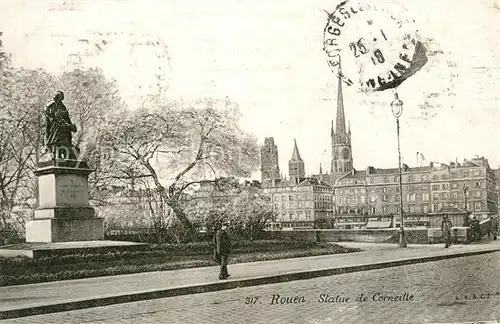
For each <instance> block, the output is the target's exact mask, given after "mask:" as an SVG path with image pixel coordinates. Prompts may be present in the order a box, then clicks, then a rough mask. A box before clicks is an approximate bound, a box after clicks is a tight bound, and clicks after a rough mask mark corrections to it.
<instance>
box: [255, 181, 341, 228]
mask: <svg viewBox="0 0 500 324" xmlns="http://www.w3.org/2000/svg"><path fill="white" fill-rule="evenodd" d="M263 191H264V193H266V194H267V195H269V197H270V198H271V201H272V202H273V208H274V211H275V215H276V220H275V222H276V223H277V226H276V227H279V228H281V229H283V230H291V229H303V228H314V227H315V226H317V224H321V223H325V222H328V221H329V220H333V216H334V212H333V188H332V187H331V186H330V185H328V184H327V183H324V182H322V181H320V180H318V179H313V178H305V179H302V181H301V182H300V183H298V184H294V183H291V182H283V183H280V184H278V185H277V186H274V187H267V188H263Z"/></svg>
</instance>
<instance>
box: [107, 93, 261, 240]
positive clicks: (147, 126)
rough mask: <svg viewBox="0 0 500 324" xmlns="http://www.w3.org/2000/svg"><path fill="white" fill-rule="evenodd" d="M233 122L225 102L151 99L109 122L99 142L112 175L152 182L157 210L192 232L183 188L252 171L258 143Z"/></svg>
mask: <svg viewBox="0 0 500 324" xmlns="http://www.w3.org/2000/svg"><path fill="white" fill-rule="evenodd" d="M238 124H239V112H238V106H237V105H236V104H234V103H232V102H230V101H229V100H225V101H218V100H212V99H202V100H198V101H196V102H184V101H178V102H166V103H164V102H160V101H158V100H156V99H155V98H153V99H152V100H151V101H149V102H148V103H147V104H146V105H145V107H143V108H142V109H139V110H137V111H134V112H131V113H130V114H129V115H128V116H123V117H122V118H117V119H115V120H114V121H113V122H111V123H110V124H109V126H108V127H107V129H108V130H109V132H108V133H107V134H106V136H103V138H105V141H106V145H107V146H108V147H110V148H112V150H113V151H114V152H115V153H116V155H115V158H114V160H115V161H117V162H118V161H119V163H120V164H121V167H120V166H116V167H115V170H116V172H117V177H119V176H120V174H121V175H123V174H125V173H124V172H123V170H124V169H134V170H137V171H139V172H137V173H136V176H137V177H140V178H147V179H149V180H150V181H151V182H152V183H153V184H154V186H155V188H156V190H157V192H158V194H159V196H160V197H161V200H162V203H161V204H160V206H161V208H164V205H167V206H168V207H170V208H171V209H172V210H173V212H174V213H175V216H176V217H177V219H178V220H179V221H180V222H181V224H182V225H183V227H184V228H185V229H187V230H188V233H193V230H194V228H193V226H192V223H191V222H190V220H189V218H188V217H187V216H186V214H185V212H184V210H183V207H182V204H181V200H182V198H183V195H184V194H185V192H186V190H188V188H190V187H191V186H193V185H196V184H199V183H200V182H201V181H203V180H208V181H212V182H214V183H217V182H218V181H219V179H220V177H222V176H226V175H232V176H237V177H248V176H250V172H251V171H253V170H255V169H256V168H257V165H258V162H259V158H258V156H259V155H258V145H257V140H256V139H255V137H254V136H252V135H250V134H248V133H245V132H244V131H242V130H241V129H240V128H239V125H238ZM159 215H160V216H161V217H163V215H165V210H163V209H161V210H160V211H159Z"/></svg>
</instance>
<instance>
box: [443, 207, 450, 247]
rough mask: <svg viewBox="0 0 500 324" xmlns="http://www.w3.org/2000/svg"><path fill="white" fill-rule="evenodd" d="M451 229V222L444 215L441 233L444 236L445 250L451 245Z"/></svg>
mask: <svg viewBox="0 0 500 324" xmlns="http://www.w3.org/2000/svg"><path fill="white" fill-rule="evenodd" d="M451 227H452V224H451V221H450V220H449V219H448V216H447V215H444V216H443V221H442V222H441V233H442V234H443V239H444V247H445V248H448V247H449V246H450V245H451Z"/></svg>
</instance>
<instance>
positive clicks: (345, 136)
mask: <svg viewBox="0 0 500 324" xmlns="http://www.w3.org/2000/svg"><path fill="white" fill-rule="evenodd" d="M339 69H340V67H339ZM339 74H342V71H341V70H340V71H339ZM335 126H336V127H335V129H334V128H333V120H332V129H331V137H332V165H331V175H332V185H333V184H334V183H335V180H336V179H338V178H339V177H341V176H343V175H344V174H346V173H348V172H350V171H352V169H353V165H352V164H353V160H352V148H351V126H350V125H349V127H348V129H346V125H345V114H344V98H343V96H342V80H341V78H340V77H339V84H338V87H337V120H336V125H335Z"/></svg>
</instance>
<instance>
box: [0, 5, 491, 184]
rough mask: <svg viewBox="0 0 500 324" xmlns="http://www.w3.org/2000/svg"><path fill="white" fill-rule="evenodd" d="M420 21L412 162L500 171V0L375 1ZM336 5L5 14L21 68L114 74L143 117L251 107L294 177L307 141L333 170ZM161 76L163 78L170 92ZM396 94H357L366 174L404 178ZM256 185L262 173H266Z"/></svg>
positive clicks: (405, 143)
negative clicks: (156, 103) (328, 32)
mask: <svg viewBox="0 0 500 324" xmlns="http://www.w3.org/2000/svg"><path fill="white" fill-rule="evenodd" d="M365 2H366V3H372V4H376V5H378V6H381V7H387V8H392V7H394V6H398V7H399V8H403V9H404V12H405V13H406V15H408V16H409V17H412V18H413V19H414V20H415V23H414V25H415V28H416V29H417V30H418V34H419V36H420V39H421V41H422V42H423V44H424V45H425V46H426V48H427V50H428V59H429V60H428V62H427V64H426V65H425V66H424V67H423V68H422V69H421V70H420V71H418V72H417V73H416V74H415V75H413V76H411V77H410V78H409V79H407V80H406V81H405V82H403V83H402V84H401V85H400V86H399V87H398V88H397V92H398V93H399V97H400V99H402V100H403V102H404V110H403V114H402V116H401V118H400V121H401V153H402V159H403V163H407V164H408V165H410V166H415V165H416V163H417V158H416V156H417V152H421V153H423V155H424V156H425V160H426V163H428V162H430V161H440V162H444V163H449V162H450V161H455V160H457V159H458V161H461V160H463V159H464V158H472V157H474V156H475V155H479V156H485V157H487V158H488V159H489V162H490V166H491V167H494V168H496V167H498V166H499V165H500V149H499V145H498V142H497V140H498V138H499V135H498V128H499V126H500V114H499V108H500V102H499V96H500V91H499V89H500V63H499V62H500V30H499V29H500V24H498V21H500V0H489V1H473V0H456V1H432V0H405V1H402V0H401V1H399V0H384V1H369V0H366V1H365ZM337 4H338V2H337V1H326V0H322V1H319V0H294V1H289V0H287V1H285V0H251V1H250V0H239V1H238V0H218V1H206V0H182V1H181V0H179V1H148V0H138V1H135V0H130V1H126V0H121V1H118V0H115V1H109V0H108V1H105V0H104V1H92V0H88V1H28V0H25V1H22V0H3V1H1V2H0V12H1V13H2V17H1V19H0V28H1V30H2V31H3V33H4V37H3V40H4V46H5V49H6V50H7V51H8V52H10V53H12V61H13V64H14V65H15V66H19V67H26V68H44V69H47V70H49V71H51V72H54V73H60V72H62V71H64V70H67V69H71V68H73V67H75V66H80V65H81V66H87V67H89V66H98V67H101V68H102V69H103V71H104V73H105V74H106V76H108V77H109V78H114V79H116V80H117V82H118V85H119V87H120V89H121V94H122V96H123V97H124V99H125V100H126V101H127V102H128V105H129V107H131V109H133V108H134V107H136V106H137V105H138V104H139V103H140V101H141V98H142V97H143V96H144V95H146V94H147V93H151V92H155V91H159V92H160V93H161V94H162V95H163V96H165V97H168V98H170V99H176V98H185V99H194V98H199V97H214V98H225V97H226V96H227V97H229V98H230V99H231V100H233V101H235V102H237V103H238V105H239V107H240V109H241V113H242V118H241V125H242V127H243V129H245V130H246V131H248V132H252V133H254V134H255V135H256V136H257V138H258V140H259V143H260V144H263V143H264V138H265V137H271V136H272V137H274V139H275V142H276V143H277V145H278V150H279V155H280V169H281V170H282V171H283V172H284V173H285V174H286V173H288V170H287V169H288V166H287V165H288V160H289V159H290V157H291V155H292V150H293V141H294V139H296V140H297V144H298V147H299V150H300V154H301V156H302V158H303V159H304V160H305V168H306V173H307V174H314V173H317V172H318V170H319V165H320V163H321V164H322V165H323V170H328V169H329V166H330V162H331V139H330V125H331V120H335V114H336V98H337V78H336V76H335V74H334V73H332V71H331V70H330V69H329V67H328V65H327V62H326V59H327V56H326V54H325V52H324V51H323V30H324V28H325V25H326V22H327V14H326V13H325V11H328V12H332V11H333V10H334V8H335V7H336V5H337ZM155 75H160V76H161V77H162V81H161V82H160V87H158V84H157V82H156V78H155ZM394 92H395V90H393V89H389V90H385V91H381V92H363V91H360V90H359V89H357V87H355V86H347V85H345V84H344V86H343V93H344V107H345V114H346V119H347V120H349V121H350V127H351V131H352V149H353V158H354V167H355V168H356V169H365V168H366V166H368V165H370V166H375V167H379V168H384V167H395V166H397V161H398V160H397V138H396V123H395V118H394V117H393V115H392V113H391V108H390V102H391V101H392V100H393V97H394ZM254 177H255V178H259V177H260V174H259V173H255V174H254Z"/></svg>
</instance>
